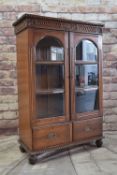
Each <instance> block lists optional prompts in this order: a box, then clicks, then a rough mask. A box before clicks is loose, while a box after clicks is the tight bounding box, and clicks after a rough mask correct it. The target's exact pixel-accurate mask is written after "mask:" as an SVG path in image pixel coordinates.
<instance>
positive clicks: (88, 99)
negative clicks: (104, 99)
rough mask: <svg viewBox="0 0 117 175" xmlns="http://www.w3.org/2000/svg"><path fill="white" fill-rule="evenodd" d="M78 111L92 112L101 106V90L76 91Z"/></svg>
mask: <svg viewBox="0 0 117 175" xmlns="http://www.w3.org/2000/svg"><path fill="white" fill-rule="evenodd" d="M75 99H76V105H75V106H76V113H81V112H91V111H94V110H97V109H98V108H99V91H98V88H94V89H91V88H90V89H79V90H77V91H76V92H75Z"/></svg>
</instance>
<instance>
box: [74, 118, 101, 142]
mask: <svg viewBox="0 0 117 175" xmlns="http://www.w3.org/2000/svg"><path fill="white" fill-rule="evenodd" d="M102 122H103V121H102V118H95V119H90V120H84V121H79V122H77V121H75V122H73V141H83V140H85V139H87V140H88V139H92V138H93V137H97V136H101V135H102Z"/></svg>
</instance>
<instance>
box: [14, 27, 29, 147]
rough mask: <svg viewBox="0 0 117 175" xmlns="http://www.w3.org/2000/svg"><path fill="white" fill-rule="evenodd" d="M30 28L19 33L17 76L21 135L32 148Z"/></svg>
mask: <svg viewBox="0 0 117 175" xmlns="http://www.w3.org/2000/svg"><path fill="white" fill-rule="evenodd" d="M28 33H29V31H28V30H25V31H23V32H22V33H19V34H18V35H17V40H16V42H17V76H18V93H19V96H18V103H19V136H20V138H21V140H22V141H23V142H24V143H25V144H26V145H27V146H28V147H29V149H32V131H31V125H30V122H31V113H30V102H31V101H30V72H29V58H28V54H27V53H29V40H28Z"/></svg>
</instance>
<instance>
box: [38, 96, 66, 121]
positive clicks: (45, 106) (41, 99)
mask: <svg viewBox="0 0 117 175" xmlns="http://www.w3.org/2000/svg"><path fill="white" fill-rule="evenodd" d="M36 109H37V118H50V117H58V116H63V115H64V94H62V93H58V94H45V95H36Z"/></svg>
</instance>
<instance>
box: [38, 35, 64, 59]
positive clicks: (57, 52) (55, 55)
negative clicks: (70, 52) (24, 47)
mask: <svg viewBox="0 0 117 175" xmlns="http://www.w3.org/2000/svg"><path fill="white" fill-rule="evenodd" d="M36 56H37V60H42V61H62V60H64V49H63V46H62V44H61V42H60V41H59V40H57V39H56V38H54V37H45V38H44V39H42V40H41V41H39V43H38V44H37V47H36Z"/></svg>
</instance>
